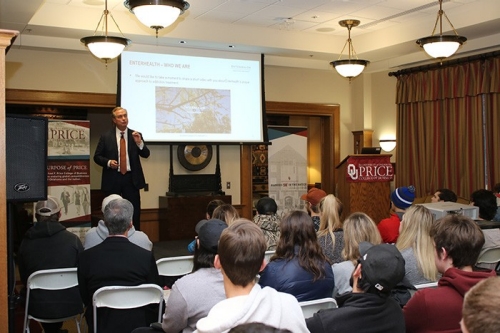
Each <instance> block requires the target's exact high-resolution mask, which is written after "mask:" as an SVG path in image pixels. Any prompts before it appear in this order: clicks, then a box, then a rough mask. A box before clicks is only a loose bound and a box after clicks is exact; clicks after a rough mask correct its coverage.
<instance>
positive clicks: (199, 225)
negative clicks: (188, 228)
mask: <svg viewBox="0 0 500 333" xmlns="http://www.w3.org/2000/svg"><path fill="white" fill-rule="evenodd" d="M207 222H208V220H207V219H203V220H201V221H200V222H198V223H196V226H195V227H194V231H196V233H197V234H199V233H200V228H201V227H202V226H203V225H204V224H205V223H207Z"/></svg>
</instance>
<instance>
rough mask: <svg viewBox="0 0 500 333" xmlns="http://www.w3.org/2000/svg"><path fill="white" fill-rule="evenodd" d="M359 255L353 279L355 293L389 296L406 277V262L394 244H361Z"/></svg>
mask: <svg viewBox="0 0 500 333" xmlns="http://www.w3.org/2000/svg"><path fill="white" fill-rule="evenodd" d="M359 253H360V254H361V256H360V258H359V260H358V266H356V268H355V269H354V272H353V274H352V278H351V285H352V286H353V291H354V292H356V291H357V292H365V293H371V294H378V295H380V296H384V297H387V296H389V295H390V293H391V290H392V289H394V287H396V285H397V284H398V283H400V282H401V281H402V280H403V278H404V276H405V260H404V259H403V256H402V255H401V252H399V250H398V249H397V248H396V247H395V246H394V245H392V244H378V245H372V244H370V243H368V242H361V243H360V244H359ZM355 281H356V282H357V285H356V289H354V285H353V284H354V283H355Z"/></svg>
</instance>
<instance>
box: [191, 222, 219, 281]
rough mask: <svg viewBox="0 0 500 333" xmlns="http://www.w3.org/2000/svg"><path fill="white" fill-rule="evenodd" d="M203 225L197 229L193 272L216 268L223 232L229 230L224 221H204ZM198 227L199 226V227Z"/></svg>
mask: <svg viewBox="0 0 500 333" xmlns="http://www.w3.org/2000/svg"><path fill="white" fill-rule="evenodd" d="M199 223H202V225H201V226H200V227H199V228H197V233H198V237H197V238H196V247H195V250H194V257H193V262H194V265H193V271H197V270H198V269H200V268H210V267H214V259H215V255H216V254H217V250H218V246H219V239H220V235H221V233H222V231H223V230H224V229H226V228H227V224H226V223H225V222H224V221H221V220H216V219H210V220H203V221H200V222H199ZM197 227H198V226H197Z"/></svg>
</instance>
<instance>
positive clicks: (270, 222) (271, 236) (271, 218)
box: [253, 197, 280, 251]
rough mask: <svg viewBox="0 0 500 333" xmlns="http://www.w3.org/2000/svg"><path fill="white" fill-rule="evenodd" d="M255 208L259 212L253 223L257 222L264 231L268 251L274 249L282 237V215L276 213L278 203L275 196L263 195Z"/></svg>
mask: <svg viewBox="0 0 500 333" xmlns="http://www.w3.org/2000/svg"><path fill="white" fill-rule="evenodd" d="M255 208H256V209H257V214H255V216H254V217H253V223H255V224H257V225H258V226H259V227H260V229H261V230H262V232H263V233H264V236H265V237H266V243H267V251H274V250H276V244H277V243H278V239H279V238H280V217H279V216H278V214H276V212H277V211H278V205H277V204H276V201H274V199H273V198H270V197H263V198H260V199H259V201H257V204H256V205H255Z"/></svg>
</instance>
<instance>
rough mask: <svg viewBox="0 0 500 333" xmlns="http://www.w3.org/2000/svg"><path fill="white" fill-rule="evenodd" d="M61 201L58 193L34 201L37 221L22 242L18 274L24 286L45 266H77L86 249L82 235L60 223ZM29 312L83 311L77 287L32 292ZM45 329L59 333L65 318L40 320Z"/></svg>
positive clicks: (42, 315)
mask: <svg viewBox="0 0 500 333" xmlns="http://www.w3.org/2000/svg"><path fill="white" fill-rule="evenodd" d="M60 217H61V205H60V204H59V202H58V200H57V199H56V198H55V197H52V196H48V197H47V200H43V201H38V202H37V203H36V205H35V218H36V221H37V222H36V223H35V224H34V225H33V227H31V228H30V229H29V230H28V231H27V232H26V234H25V235H24V238H23V240H22V242H21V245H20V247H19V253H18V258H17V261H18V265H19V275H20V277H21V281H22V283H23V284H24V286H27V282H28V277H29V276H30V275H31V274H33V273H34V272H36V271H40V270H43V269H55V268H68V267H76V264H77V260H78V254H79V253H80V252H82V251H83V246H82V243H81V241H80V239H79V238H78V237H77V236H76V235H74V234H72V233H71V232H69V231H67V230H66V228H65V227H64V226H63V225H62V224H60V223H59V218H60ZM29 303H30V304H29V310H28V311H29V313H30V314H31V315H32V316H34V317H39V318H64V317H68V316H72V315H74V314H75V313H78V311H80V312H82V311H83V306H82V299H81V298H80V294H79V292H78V288H77V287H75V288H71V289H66V290H57V291H47V290H37V289H35V290H33V291H32V292H30V301H29ZM41 324H42V327H43V330H44V331H45V332H46V333H58V332H60V329H61V327H62V324H63V323H62V322H56V323H41Z"/></svg>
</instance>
